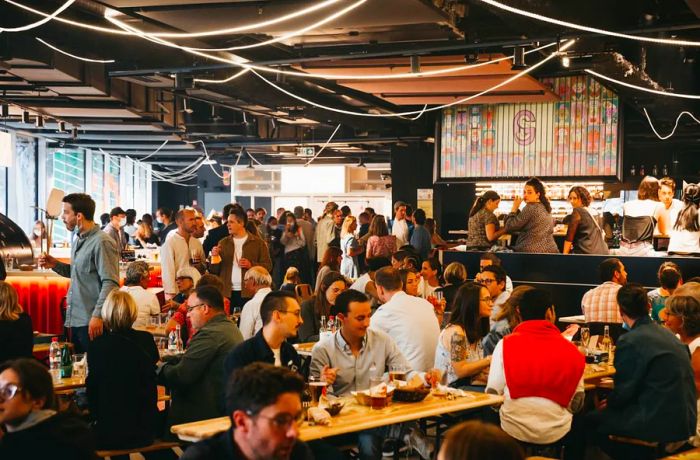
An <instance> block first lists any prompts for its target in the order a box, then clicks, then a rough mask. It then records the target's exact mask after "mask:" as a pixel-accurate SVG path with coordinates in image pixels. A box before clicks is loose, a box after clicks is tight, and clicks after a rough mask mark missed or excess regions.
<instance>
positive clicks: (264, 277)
mask: <svg viewBox="0 0 700 460" xmlns="http://www.w3.org/2000/svg"><path fill="white" fill-rule="evenodd" d="M243 284H245V285H246V287H248V288H249V289H250V290H251V291H252V292H254V293H255V295H253V298H252V299H250V300H249V301H248V302H246V303H245V305H243V310H242V311H241V321H240V326H239V327H238V328H239V329H240V330H241V334H243V339H244V340H248V339H249V338H251V337H253V336H254V335H255V334H257V333H258V331H259V330H260V329H261V328H262V327H263V321H262V317H261V316H260V305H262V302H263V300H264V299H265V296H266V295H267V294H268V293H270V292H272V289H271V288H270V286H272V276H270V273H269V272H268V271H267V270H266V269H265V267H251V268H250V270H248V271H247V272H246V274H245V276H244V277H243Z"/></svg>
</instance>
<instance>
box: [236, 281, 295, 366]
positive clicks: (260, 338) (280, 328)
mask: <svg viewBox="0 0 700 460" xmlns="http://www.w3.org/2000/svg"><path fill="white" fill-rule="evenodd" d="M251 271H252V270H251ZM249 274H250V271H249V272H248V273H246V276H248V275H249ZM260 316H261V317H262V323H263V327H262V329H260V330H259V331H258V333H257V334H255V335H254V336H253V337H251V338H250V339H248V340H246V341H245V342H243V343H242V344H240V345H239V346H237V347H236V348H234V349H233V351H232V352H231V353H229V354H228V356H227V357H226V361H225V362H224V378H225V379H228V377H229V376H230V375H231V373H232V372H233V371H235V370H236V369H240V368H242V367H245V366H247V365H248V364H251V363H254V362H263V363H268V364H272V365H274V366H277V367H287V368H289V369H291V370H293V371H295V372H299V373H301V374H302V375H304V373H303V372H302V370H301V368H302V362H301V357H300V356H299V354H298V353H297V351H296V350H295V349H294V346H293V345H292V344H290V343H289V342H287V339H289V338H290V337H296V335H297V331H298V330H299V326H301V325H302V324H304V321H303V320H302V319H301V307H300V306H299V302H298V301H297V299H296V297H295V296H294V294H292V293H291V292H288V291H273V292H268V294H267V295H265V297H264V299H263V300H262V305H260Z"/></svg>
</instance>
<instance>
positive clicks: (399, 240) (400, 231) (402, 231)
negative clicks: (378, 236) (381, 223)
mask: <svg viewBox="0 0 700 460" xmlns="http://www.w3.org/2000/svg"><path fill="white" fill-rule="evenodd" d="M391 234H392V235H394V236H395V237H396V249H399V248H401V246H403V245H405V244H408V224H407V223H406V219H402V220H397V219H394V224H393V225H392V226H391Z"/></svg>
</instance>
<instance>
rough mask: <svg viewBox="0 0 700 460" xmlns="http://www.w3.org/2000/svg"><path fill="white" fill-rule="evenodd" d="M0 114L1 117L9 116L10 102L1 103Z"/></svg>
mask: <svg viewBox="0 0 700 460" xmlns="http://www.w3.org/2000/svg"><path fill="white" fill-rule="evenodd" d="M0 115H2V118H7V117H9V116H10V104H2V106H1V107H0Z"/></svg>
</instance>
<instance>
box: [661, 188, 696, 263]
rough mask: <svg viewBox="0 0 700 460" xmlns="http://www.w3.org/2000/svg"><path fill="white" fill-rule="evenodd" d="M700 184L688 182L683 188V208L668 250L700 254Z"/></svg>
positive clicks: (674, 226)
mask: <svg viewBox="0 0 700 460" xmlns="http://www.w3.org/2000/svg"><path fill="white" fill-rule="evenodd" d="M698 208H700V185H698V184H687V185H686V186H685V188H684V189H683V209H682V210H681V211H680V212H679V213H678V218H677V219H676V222H674V223H673V229H672V230H671V232H670V234H671V240H670V241H669V243H668V252H669V253H676V254H692V255H696V256H698V255H700V212H699V211H698Z"/></svg>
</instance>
